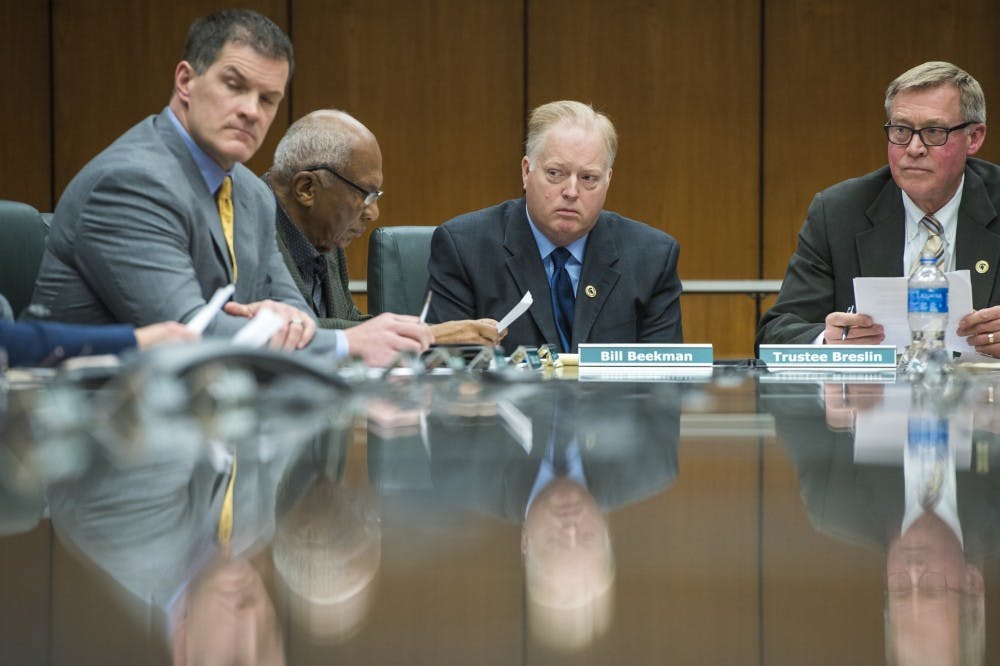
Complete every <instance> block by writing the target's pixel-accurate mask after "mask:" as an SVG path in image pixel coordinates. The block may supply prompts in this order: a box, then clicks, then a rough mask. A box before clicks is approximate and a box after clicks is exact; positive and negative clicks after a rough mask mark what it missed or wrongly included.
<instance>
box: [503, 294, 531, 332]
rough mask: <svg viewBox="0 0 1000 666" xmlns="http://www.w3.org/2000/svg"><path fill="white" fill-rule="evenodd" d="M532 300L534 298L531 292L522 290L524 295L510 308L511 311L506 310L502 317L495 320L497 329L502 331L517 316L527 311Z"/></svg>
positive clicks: (515, 319)
mask: <svg viewBox="0 0 1000 666" xmlns="http://www.w3.org/2000/svg"><path fill="white" fill-rule="evenodd" d="M534 302H535V301H534V299H533V298H532V297H531V292H530V291H526V292H524V297H523V298H521V300H520V301H519V302H518V304H517V305H515V306H514V307H513V308H511V311H510V312H508V313H507V314H506V316H504V318H503V319H501V320H500V321H498V322H497V330H498V331H502V330H503V329H505V328H507V327H508V326H510V325H511V324H513V323H514V322H515V321H517V318H518V317H520V316H521V315H523V314H524V313H525V312H527V311H528V308H530V307H531V304H532V303H534Z"/></svg>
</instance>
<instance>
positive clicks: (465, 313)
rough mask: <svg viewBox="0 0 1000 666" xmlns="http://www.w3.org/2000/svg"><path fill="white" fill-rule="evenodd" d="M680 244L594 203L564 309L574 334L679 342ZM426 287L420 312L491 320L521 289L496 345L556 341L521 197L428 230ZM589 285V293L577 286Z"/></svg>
mask: <svg viewBox="0 0 1000 666" xmlns="http://www.w3.org/2000/svg"><path fill="white" fill-rule="evenodd" d="M679 254H680V246H679V245H678V244H677V241H676V240H674V239H673V238H672V237H671V236H669V235H667V234H665V233H663V232H662V231H659V230H657V229H653V228H652V227H649V226H647V225H645V224H641V223H639V222H636V221H634V220H629V219H627V218H624V217H622V216H620V215H618V214H616V213H611V212H608V211H603V212H602V213H601V215H600V217H599V218H598V220H597V224H596V225H595V226H594V228H593V230H592V231H591V232H590V237H589V239H588V240H587V249H586V252H585V253H584V259H583V269H582V271H581V273H580V286H579V289H578V292H579V293H578V294H577V299H576V310H575V314H574V318H573V339H572V341H571V343H570V344H571V346H572V349H573V351H574V352H575V351H576V350H577V345H578V344H580V343H581V342H667V343H670V342H681V341H682V340H683V334H682V332H681V306H680V294H681V282H680V279H679V278H678V277H677V258H678V256H679ZM428 269H429V273H430V278H429V280H428V288H429V289H431V290H432V291H433V292H434V298H433V300H432V301H431V310H430V313H429V316H428V321H431V322H443V321H452V320H456V319H478V318H481V317H492V318H494V319H500V318H501V317H503V316H504V315H505V314H507V312H509V311H510V309H511V308H512V307H514V305H515V304H517V302H518V301H520V300H521V297H522V296H523V295H524V292H526V291H529V290H530V291H531V293H532V296H533V297H534V305H532V306H531V309H530V310H529V311H528V313H526V314H525V315H524V316H522V317H521V318H520V319H518V320H517V321H515V322H514V323H513V324H511V326H510V329H509V331H508V334H507V337H506V338H504V341H503V346H504V348H506V349H507V351H508V352H509V351H512V350H513V349H515V348H516V347H517V346H518V345H529V346H538V345H541V344H546V343H552V344H556V345H558V344H559V334H558V332H557V330H556V324H555V318H554V316H553V314H552V301H551V297H550V290H549V283H548V279H547V277H546V275H545V267H544V265H543V263H542V258H541V256H540V255H539V253H538V245H537V244H536V243H535V238H534V236H533V235H532V234H531V227H530V226H529V224H528V216H527V213H526V211H525V203H524V199H523V198H522V199H513V200H510V201H506V202H504V203H502V204H500V205H498V206H493V207H492V208H485V209H483V210H479V211H475V212H473V213H467V214H465V215H461V216H459V217H456V218H455V219H453V220H450V221H448V222H445V223H444V224H443V225H441V226H440V227H438V228H437V229H436V230H435V231H434V236H433V239H432V240H431V257H430V261H429V262H428ZM589 287H593V288H594V289H595V290H596V293H595V295H594V296H593V297H591V296H588V295H587V294H586V291H585V288H589Z"/></svg>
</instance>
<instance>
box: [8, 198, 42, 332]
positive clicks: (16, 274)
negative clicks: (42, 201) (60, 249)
mask: <svg viewBox="0 0 1000 666" xmlns="http://www.w3.org/2000/svg"><path fill="white" fill-rule="evenodd" d="M48 233H49V225H48V223H47V221H46V219H45V218H43V216H42V214H41V213H39V212H38V211H37V210H35V209H34V208H32V207H31V206H29V205H28V204H24V203H20V202H18V201H4V200H0V294H3V295H4V297H5V298H6V299H7V300H8V301H9V302H10V307H11V309H12V310H13V311H14V315H15V316H20V314H21V313H22V311H23V310H24V309H25V308H26V307H28V304H29V303H30V302H31V293H32V292H33V291H34V289H35V278H36V277H38V267H39V265H40V264H41V263H42V253H43V252H44V251H45V238H46V236H48Z"/></svg>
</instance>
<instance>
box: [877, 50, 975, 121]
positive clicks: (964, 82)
mask: <svg viewBox="0 0 1000 666" xmlns="http://www.w3.org/2000/svg"><path fill="white" fill-rule="evenodd" d="M949 83H950V84H951V85H953V86H955V87H956V88H958V92H959V95H960V99H959V109H960V111H961V114H962V121H963V122H976V123H985V122H986V97H985V96H984V95H983V89H982V88H981V87H980V85H979V82H978V81H976V80H975V79H974V78H972V75H971V74H969V73H968V72H966V71H965V70H964V69H961V68H960V67H956V66H955V65H953V64H951V63H950V62H941V61H931V62H925V63H924V64H922V65H917V66H916V67H914V68H913V69H909V70H907V71H905V72H903V73H902V74H900V75H899V76H898V77H896V80H895V81H893V82H892V83H890V84H889V87H888V88H886V91H885V115H886V118H888V119H889V120H891V119H892V103H893V101H894V100H895V99H896V95H897V94H899V93H900V92H901V91H903V90H919V89H924V88H937V87H938V86H942V85H945V84H949Z"/></svg>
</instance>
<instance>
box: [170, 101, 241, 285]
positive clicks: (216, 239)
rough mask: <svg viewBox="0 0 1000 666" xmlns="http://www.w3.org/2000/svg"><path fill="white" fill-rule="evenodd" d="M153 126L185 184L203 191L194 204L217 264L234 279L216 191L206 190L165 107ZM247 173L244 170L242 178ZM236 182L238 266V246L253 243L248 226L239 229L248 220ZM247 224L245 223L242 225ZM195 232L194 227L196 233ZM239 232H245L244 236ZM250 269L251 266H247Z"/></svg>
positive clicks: (202, 179)
mask: <svg viewBox="0 0 1000 666" xmlns="http://www.w3.org/2000/svg"><path fill="white" fill-rule="evenodd" d="M155 124H156V129H157V131H158V132H159V133H160V137H161V138H162V139H163V142H164V144H165V145H166V146H167V147H168V149H169V150H170V152H171V153H173V154H174V157H175V158H176V159H177V161H178V162H179V163H180V164H181V167H182V168H183V169H184V174H185V175H186V176H187V179H188V184H189V185H190V186H191V188H192V190H193V191H194V192H201V193H204V196H199V197H198V200H197V201H196V202H195V206H196V207H197V209H198V212H199V213H200V215H201V218H202V219H201V223H202V224H203V225H204V227H207V230H208V234H209V236H210V237H211V239H212V245H213V246H214V249H215V255H216V258H217V260H218V263H219V265H220V266H222V267H223V270H224V271H225V273H226V277H227V279H228V280H229V282H232V281H233V267H232V264H231V262H230V260H229V247H228V246H227V245H226V236H225V234H223V233H222V220H221V219H220V218H219V205H218V203H216V201H215V192H209V191H208V185H206V184H205V178H204V177H203V176H202V175H201V171H199V170H198V165H197V164H196V163H195V161H194V158H193V157H192V156H191V152H190V151H189V150H188V147H187V145H186V144H185V143H184V139H183V138H182V137H181V135H180V134H178V133H177V130H176V128H175V127H174V124H173V122H172V121H171V120H170V118H169V116H168V115H167V112H166V110H164V111H163V112H162V113H160V115H159V116H157V117H156V121H155ZM247 174H249V172H245V174H244V177H246V175H247ZM238 187H239V185H238V184H237V183H236V181H235V180H234V181H233V237H234V243H233V248H234V251H235V253H236V261H237V265H239V255H240V248H241V246H244V245H245V244H246V243H248V242H249V243H253V240H254V239H253V237H252V235H251V230H250V229H248V228H247V229H244V230H242V232H241V228H240V218H241V217H242V218H243V219H244V220H247V219H248V218H247V210H246V208H245V206H246V204H245V202H244V201H241V200H240V199H241V198H240V197H239V196H238V192H237V188H238ZM243 226H244V227H247V226H248V225H247V224H244V225H243ZM195 233H197V230H196V232H195ZM242 234H248V235H247V236H246V237H243V235H242ZM247 268H248V269H250V270H251V272H252V268H253V267H251V266H248V267H247Z"/></svg>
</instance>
